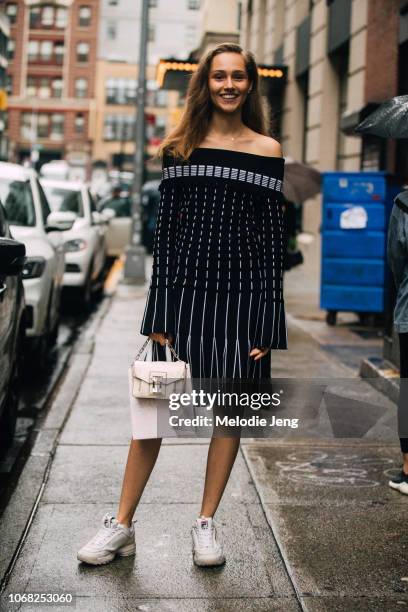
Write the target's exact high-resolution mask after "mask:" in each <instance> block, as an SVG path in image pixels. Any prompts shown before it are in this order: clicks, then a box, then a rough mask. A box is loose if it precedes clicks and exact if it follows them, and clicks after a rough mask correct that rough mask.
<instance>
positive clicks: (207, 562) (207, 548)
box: [191, 518, 225, 566]
mask: <svg viewBox="0 0 408 612" xmlns="http://www.w3.org/2000/svg"><path fill="white" fill-rule="evenodd" d="M191 536H192V538H193V560H194V563H195V564H196V565H199V566H211V565H222V564H223V563H225V557H224V554H223V551H222V546H221V544H220V543H219V542H217V529H216V526H215V523H214V519H212V518H198V519H196V521H195V523H194V525H193V527H192V529H191Z"/></svg>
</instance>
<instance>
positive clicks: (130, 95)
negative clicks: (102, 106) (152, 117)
mask: <svg viewBox="0 0 408 612" xmlns="http://www.w3.org/2000/svg"><path fill="white" fill-rule="evenodd" d="M136 88H137V81H136V79H125V78H123V79H113V78H111V79H107V81H106V83H105V100H106V103H107V104H135V102H136Z"/></svg>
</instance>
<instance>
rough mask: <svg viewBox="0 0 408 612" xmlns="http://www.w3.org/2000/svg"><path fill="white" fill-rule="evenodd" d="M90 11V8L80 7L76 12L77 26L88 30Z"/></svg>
mask: <svg viewBox="0 0 408 612" xmlns="http://www.w3.org/2000/svg"><path fill="white" fill-rule="evenodd" d="M91 16H92V11H91V7H90V6H80V7H79V11H78V25H79V26H80V27H81V28H88V27H89V26H90V25H91Z"/></svg>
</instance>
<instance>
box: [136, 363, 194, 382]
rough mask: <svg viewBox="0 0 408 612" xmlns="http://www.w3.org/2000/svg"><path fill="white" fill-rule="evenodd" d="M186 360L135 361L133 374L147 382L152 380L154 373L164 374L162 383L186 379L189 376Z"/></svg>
mask: <svg viewBox="0 0 408 612" xmlns="http://www.w3.org/2000/svg"><path fill="white" fill-rule="evenodd" d="M186 365H187V364H186V363H185V362H184V361H179V362H177V361H174V362H173V361H134V362H133V365H132V374H133V377H134V378H138V379H140V380H143V381H144V382H146V383H151V382H152V375H154V374H158V375H161V376H163V378H162V379H161V384H163V385H166V384H171V383H174V382H176V381H177V380H184V379H185V378H186V377H187V376H188V369H187V367H186Z"/></svg>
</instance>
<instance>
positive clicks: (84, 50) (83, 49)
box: [77, 42, 89, 62]
mask: <svg viewBox="0 0 408 612" xmlns="http://www.w3.org/2000/svg"><path fill="white" fill-rule="evenodd" d="M88 60H89V44H88V43H86V42H80V43H78V44H77V62H87V61H88Z"/></svg>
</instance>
